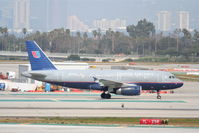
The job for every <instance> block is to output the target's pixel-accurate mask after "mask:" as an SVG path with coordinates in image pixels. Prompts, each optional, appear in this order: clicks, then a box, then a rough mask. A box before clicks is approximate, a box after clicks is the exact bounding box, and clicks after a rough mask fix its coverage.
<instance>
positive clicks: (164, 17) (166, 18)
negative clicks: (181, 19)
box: [158, 11, 171, 31]
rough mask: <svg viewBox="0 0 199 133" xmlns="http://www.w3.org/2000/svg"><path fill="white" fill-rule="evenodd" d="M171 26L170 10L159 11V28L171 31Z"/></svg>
mask: <svg viewBox="0 0 199 133" xmlns="http://www.w3.org/2000/svg"><path fill="white" fill-rule="evenodd" d="M170 28H171V13H170V12H169V11H160V12H158V30H160V31H169V30H170Z"/></svg>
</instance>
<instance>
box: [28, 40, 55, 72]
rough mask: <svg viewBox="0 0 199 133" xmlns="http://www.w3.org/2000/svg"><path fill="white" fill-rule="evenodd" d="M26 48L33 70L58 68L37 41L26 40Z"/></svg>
mask: <svg viewBox="0 0 199 133" xmlns="http://www.w3.org/2000/svg"><path fill="white" fill-rule="evenodd" d="M26 48H27V52H28V57H29V60H30V64H31V69H32V70H56V67H55V66H54V65H53V64H52V62H51V60H50V59H49V58H48V57H47V56H46V55H45V53H44V52H43V51H42V49H41V48H40V47H39V46H38V44H37V43H36V42H35V41H26Z"/></svg>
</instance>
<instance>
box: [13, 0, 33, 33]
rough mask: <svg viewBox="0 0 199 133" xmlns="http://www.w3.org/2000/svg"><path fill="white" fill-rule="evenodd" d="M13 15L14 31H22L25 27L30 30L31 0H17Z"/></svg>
mask: <svg viewBox="0 0 199 133" xmlns="http://www.w3.org/2000/svg"><path fill="white" fill-rule="evenodd" d="M13 15H14V22H13V29H14V32H22V29H23V28H26V29H27V30H28V31H29V30H30V0H16V2H15V6H14V13H13Z"/></svg>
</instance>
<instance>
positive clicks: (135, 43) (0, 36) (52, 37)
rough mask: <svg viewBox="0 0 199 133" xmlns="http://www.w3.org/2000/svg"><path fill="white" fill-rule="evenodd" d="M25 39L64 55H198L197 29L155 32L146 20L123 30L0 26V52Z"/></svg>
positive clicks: (14, 47) (22, 47) (18, 45)
mask: <svg viewBox="0 0 199 133" xmlns="http://www.w3.org/2000/svg"><path fill="white" fill-rule="evenodd" d="M25 40H35V41H36V42H37V43H38V44H39V45H40V46H41V48H42V49H44V51H49V52H56V53H68V54H126V55H138V56H159V55H169V56H184V57H189V56H194V57H197V56H199V31H198V30H194V31H193V32H190V31H188V30H187V29H183V30H180V29H176V30H174V31H173V32H170V33H168V34H164V33H163V32H157V31H156V30H155V26H154V24H153V23H151V22H149V21H147V20H146V19H143V20H140V21H138V23H137V24H136V25H129V26H127V28H126V33H125V32H119V31H113V30H111V29H109V30H107V31H106V32H105V33H104V32H102V31H101V30H100V29H98V30H93V31H92V34H89V33H87V32H84V33H82V32H75V33H74V32H71V31H70V30H69V29H64V28H60V29H54V30H53V31H50V32H39V31H36V32H34V33H28V32H27V29H25V28H24V29H22V34H20V35H15V34H11V33H9V32H8V29H7V28H6V27H0V50H1V51H25V45H24V43H25Z"/></svg>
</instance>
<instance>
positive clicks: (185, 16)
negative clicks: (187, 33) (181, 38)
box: [178, 11, 189, 30]
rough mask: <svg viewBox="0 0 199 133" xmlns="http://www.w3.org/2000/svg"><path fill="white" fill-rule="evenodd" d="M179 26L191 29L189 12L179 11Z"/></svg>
mask: <svg viewBox="0 0 199 133" xmlns="http://www.w3.org/2000/svg"><path fill="white" fill-rule="evenodd" d="M178 28H179V29H181V30H182V29H187V30H189V12H187V11H179V12H178Z"/></svg>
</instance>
